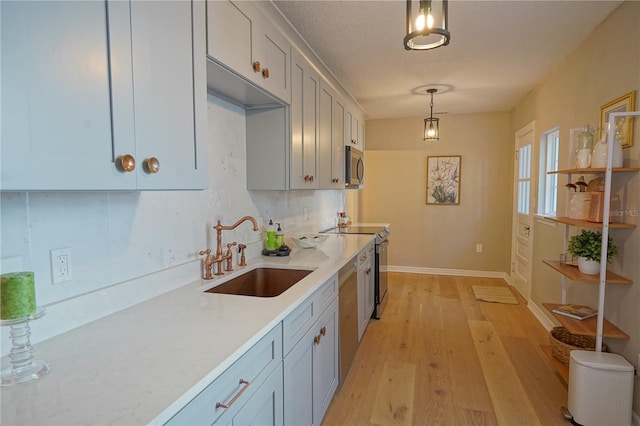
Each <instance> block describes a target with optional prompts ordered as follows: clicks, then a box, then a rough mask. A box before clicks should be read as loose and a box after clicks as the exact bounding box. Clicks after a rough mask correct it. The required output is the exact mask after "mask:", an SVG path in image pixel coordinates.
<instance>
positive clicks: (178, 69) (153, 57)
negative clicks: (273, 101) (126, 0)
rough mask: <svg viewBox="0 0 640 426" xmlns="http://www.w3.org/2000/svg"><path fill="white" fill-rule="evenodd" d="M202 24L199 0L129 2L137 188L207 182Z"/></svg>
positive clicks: (194, 186)
mask: <svg viewBox="0 0 640 426" xmlns="http://www.w3.org/2000/svg"><path fill="white" fill-rule="evenodd" d="M204 25H205V24H204V4H203V3H202V2H199V1H195V2H189V1H133V2H132V3H131V26H132V30H131V38H132V54H133V83H134V90H135V92H134V96H135V128H136V159H137V162H138V165H139V166H138V167H137V170H138V189H198V188H204V187H206V178H207V175H206V168H205V167H204V164H202V163H203V162H204V161H205V160H206V157H207V153H206V144H205V143H203V142H204V140H203V139H204V137H206V135H205V134H203V133H202V132H201V130H202V128H204V129H205V131H206V110H205V109H204V108H203V102H206V88H205V86H204V85H201V83H202V82H205V81H206V77H205V71H204V69H205V66H206V64H205V60H206V58H205V52H204V38H205V33H204ZM204 107H205V108H206V105H205V106H204ZM196 129H198V130H199V131H200V132H197V131H196ZM116 142H117V141H116ZM116 145H117V143H116ZM151 158H156V159H157V160H158V162H159V166H160V167H159V170H158V171H157V172H153V171H152V170H150V169H151V168H150V167H147V165H146V164H147V161H149V159H151Z"/></svg>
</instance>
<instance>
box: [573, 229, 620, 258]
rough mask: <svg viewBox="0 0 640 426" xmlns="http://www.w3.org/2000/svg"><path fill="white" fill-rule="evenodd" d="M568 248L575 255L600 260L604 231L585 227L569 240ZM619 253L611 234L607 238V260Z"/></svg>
mask: <svg viewBox="0 0 640 426" xmlns="http://www.w3.org/2000/svg"><path fill="white" fill-rule="evenodd" d="M567 250H568V251H569V253H571V254H572V255H573V256H575V257H584V258H586V259H587V260H594V261H596V262H600V254H601V253H602V232H600V231H597V232H594V231H590V230H588V229H583V230H582V232H580V233H579V234H577V235H574V236H573V237H571V239H570V240H569V245H568V246H567ZM617 253H618V247H617V246H616V245H615V244H614V243H613V239H612V238H611V236H609V238H608V239H607V262H610V261H611V258H613V256H615V255H616V254H617Z"/></svg>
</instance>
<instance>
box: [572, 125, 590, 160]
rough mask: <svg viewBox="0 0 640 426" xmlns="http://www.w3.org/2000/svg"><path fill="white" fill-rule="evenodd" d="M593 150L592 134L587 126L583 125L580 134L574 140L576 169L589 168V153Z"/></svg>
mask: <svg viewBox="0 0 640 426" xmlns="http://www.w3.org/2000/svg"><path fill="white" fill-rule="evenodd" d="M592 150H593V134H592V133H591V131H590V129H589V125H588V124H587V125H585V126H584V129H582V132H581V133H580V134H579V135H578V137H577V138H576V150H575V162H576V168H578V169H587V168H589V167H591V153H592Z"/></svg>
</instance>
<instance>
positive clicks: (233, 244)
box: [227, 241, 238, 254]
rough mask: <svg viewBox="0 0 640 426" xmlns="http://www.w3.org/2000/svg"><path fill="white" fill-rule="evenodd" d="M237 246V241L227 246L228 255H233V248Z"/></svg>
mask: <svg viewBox="0 0 640 426" xmlns="http://www.w3.org/2000/svg"><path fill="white" fill-rule="evenodd" d="M236 244H238V243H236V242H235V241H234V242H232V243H229V244H227V253H229V254H230V253H231V247H233V246H235V245H236Z"/></svg>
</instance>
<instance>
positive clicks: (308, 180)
mask: <svg viewBox="0 0 640 426" xmlns="http://www.w3.org/2000/svg"><path fill="white" fill-rule="evenodd" d="M291 87H292V89H291V176H290V179H291V182H290V189H317V188H319V179H318V175H317V174H318V173H317V172H318V164H317V161H318V148H319V143H318V128H319V126H318V118H319V117H318V108H319V96H320V75H319V74H318V73H317V72H316V71H315V70H314V69H313V67H312V66H311V64H310V63H309V62H308V61H307V60H306V59H305V58H304V57H302V55H300V54H299V53H298V52H297V51H295V50H294V51H293V55H292V61H291Z"/></svg>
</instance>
